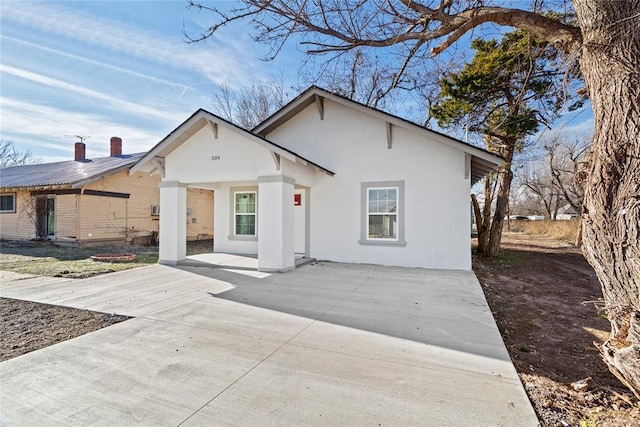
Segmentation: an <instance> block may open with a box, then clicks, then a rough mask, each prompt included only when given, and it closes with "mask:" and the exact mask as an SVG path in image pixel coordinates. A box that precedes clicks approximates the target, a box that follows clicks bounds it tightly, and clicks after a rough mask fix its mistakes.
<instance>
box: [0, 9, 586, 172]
mask: <svg viewBox="0 0 640 427" xmlns="http://www.w3.org/2000/svg"><path fill="white" fill-rule="evenodd" d="M231 4H232V2H223V1H217V2H216V5H217V6H222V7H224V6H227V5H229V6H230V5H231ZM185 6H186V2H184V1H182V0H180V1H104V2H101V1H88V2H85V1H46V2H26V1H6V0H3V1H2V2H0V12H1V13H0V135H1V136H2V138H5V139H9V140H12V141H13V142H14V143H15V144H16V146H17V148H18V149H20V150H30V151H31V152H32V153H33V155H34V157H37V158H40V159H41V160H42V161H45V162H52V161H61V160H70V159H72V158H73V144H74V142H75V141H76V140H77V138H73V137H68V136H67V135H82V136H89V137H90V138H89V139H87V140H86V144H87V156H88V157H101V156H108V155H109V138H110V137H111V136H120V137H121V138H122V139H123V150H124V151H125V152H127V153H133V152H142V151H147V150H148V149H150V148H151V147H152V146H153V145H155V144H156V143H157V142H158V141H159V140H160V139H162V138H163V137H164V136H165V135H166V134H167V133H169V132H170V131H172V130H173V129H174V128H175V127H176V126H177V125H179V124H180V123H181V122H182V121H184V120H185V119H186V118H187V117H188V116H189V115H190V114H192V113H193V112H194V111H195V110H196V109H198V108H201V107H202V108H211V105H212V99H213V93H214V91H215V90H216V88H217V85H220V84H224V83H226V84H228V85H230V86H231V87H241V86H243V85H247V84H250V83H251V82H252V81H255V80H260V79H262V78H265V79H266V78H268V77H269V76H273V75H278V76H279V75H280V74H283V75H284V78H285V79H286V80H288V81H289V82H290V83H291V84H292V85H296V84H297V83H298V82H297V81H296V79H297V72H298V69H299V67H300V65H301V63H302V60H303V55H302V54H301V53H300V52H299V51H298V48H297V47H296V46H295V45H293V44H289V45H287V47H286V49H285V50H284V51H283V52H282V53H281V55H279V56H278V58H276V60H275V61H271V62H264V61H262V60H261V58H263V57H264V56H265V55H266V53H267V52H268V50H267V47H265V46H262V45H259V44H257V43H255V42H254V41H253V40H251V38H250V36H249V33H248V28H249V23H248V22H244V23H240V24H239V25H236V26H234V27H233V28H226V29H224V30H223V31H221V32H218V33H216V36H215V37H214V38H212V39H210V40H208V41H207V42H204V43H197V44H187V43H185V42H184V41H183V38H184V37H183V33H182V30H183V25H184V27H186V28H187V29H188V30H190V31H192V32H193V33H197V32H198V30H201V29H204V28H205V27H206V25H207V24H209V23H211V21H212V16H211V15H210V14H208V13H204V12H203V13H198V11H196V10H188V9H186V7H185ZM589 118H590V114H589V112H588V111H586V112H583V113H581V114H580V115H579V116H575V115H572V116H568V117H566V118H565V119H564V121H567V120H570V122H569V125H568V128H569V131H570V132H577V131H578V130H581V129H583V128H588V127H589V126H590V123H589Z"/></svg>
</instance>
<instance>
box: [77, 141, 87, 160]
mask: <svg viewBox="0 0 640 427" xmlns="http://www.w3.org/2000/svg"><path fill="white" fill-rule="evenodd" d="M86 152H87V146H86V145H84V142H76V149H75V160H76V162H82V161H84V160H86Z"/></svg>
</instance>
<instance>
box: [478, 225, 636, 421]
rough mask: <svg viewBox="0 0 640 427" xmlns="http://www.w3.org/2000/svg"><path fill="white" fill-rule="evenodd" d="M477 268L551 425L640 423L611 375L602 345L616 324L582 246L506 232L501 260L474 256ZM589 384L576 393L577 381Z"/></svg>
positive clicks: (629, 399) (514, 356) (518, 363)
mask: <svg viewBox="0 0 640 427" xmlns="http://www.w3.org/2000/svg"><path fill="white" fill-rule="evenodd" d="M473 268H474V271H475V272H476V275H477V276H478V279H479V280H480V283H481V284H482V287H483V289H484V292H485V295H486V297H487V300H488V302H489V305H490V307H491V310H492V311H493V314H494V317H495V318H496V321H497V324H498V327H499V329H500V332H501V333H502V337H503V340H504V342H505V345H506V346H507V349H508V351H509V354H510V355H511V359H512V360H513V362H514V364H515V367H516V369H517V371H518V374H519V375H520V379H521V380H522V383H523V384H524V386H525V390H526V391H527V394H528V395H529V399H530V400H531V401H532V403H533V405H534V408H535V410H536V413H537V414H538V417H539V419H540V422H541V424H542V425H543V426H580V427H588V426H631V425H640V406H639V405H638V403H637V401H636V399H635V398H634V397H633V395H632V394H631V393H630V392H628V391H627V390H626V389H625V388H624V386H622V384H621V383H620V382H619V381H618V380H617V379H616V378H615V377H614V376H613V375H612V374H611V373H610V372H609V371H608V369H607V367H606V365H605V364H604V362H603V361H602V359H601V357H600V353H599V351H598V349H597V348H596V346H595V345H594V342H603V341H604V340H606V338H607V336H608V331H609V322H608V321H607V320H606V317H605V316H604V315H603V314H602V313H600V312H599V310H598V306H600V305H601V304H600V302H601V300H602V292H601V290H600V285H599V282H598V280H597V278H596V276H595V273H594V272H593V269H592V268H591V266H589V264H588V263H587V262H586V261H585V259H584V257H583V256H582V254H581V253H580V250H579V249H578V248H575V247H574V246H573V245H571V244H568V243H566V242H562V241H558V240H551V239H549V238H545V237H542V236H529V235H524V234H521V233H505V236H504V238H503V252H502V255H501V256H500V257H499V258H496V259H485V258H481V257H478V256H475V255H474V267H473ZM585 379H588V380H587V384H588V388H587V389H586V390H583V391H576V390H575V389H574V388H573V387H572V386H571V384H572V383H574V382H576V381H580V380H585Z"/></svg>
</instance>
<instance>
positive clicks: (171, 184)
mask: <svg viewBox="0 0 640 427" xmlns="http://www.w3.org/2000/svg"><path fill="white" fill-rule="evenodd" d="M186 257H187V185H186V184H182V183H180V182H178V181H163V182H161V183H160V256H159V259H158V263H159V264H166V265H176V264H177V263H178V261H182V260H184V259H185V258H186Z"/></svg>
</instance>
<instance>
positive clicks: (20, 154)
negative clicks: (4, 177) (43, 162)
mask: <svg viewBox="0 0 640 427" xmlns="http://www.w3.org/2000/svg"><path fill="white" fill-rule="evenodd" d="M39 162H40V160H39V159H36V158H34V157H33V155H32V154H31V151H29V150H24V151H21V150H18V149H17V148H16V146H15V144H14V143H13V141H11V140H9V139H4V138H2V140H0V168H8V167H11V166H21V165H28V164H33V163H39Z"/></svg>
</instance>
